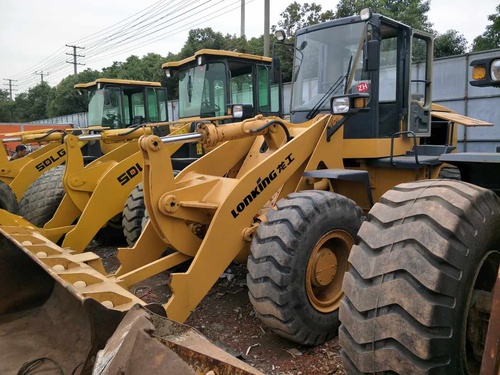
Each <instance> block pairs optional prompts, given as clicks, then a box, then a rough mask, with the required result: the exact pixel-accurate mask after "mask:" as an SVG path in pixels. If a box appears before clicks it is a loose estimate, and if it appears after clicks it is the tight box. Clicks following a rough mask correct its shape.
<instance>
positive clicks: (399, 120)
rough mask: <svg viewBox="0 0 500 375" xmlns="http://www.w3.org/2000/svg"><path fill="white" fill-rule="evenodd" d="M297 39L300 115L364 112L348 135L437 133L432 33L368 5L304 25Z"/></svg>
mask: <svg viewBox="0 0 500 375" xmlns="http://www.w3.org/2000/svg"><path fill="white" fill-rule="evenodd" d="M295 45H296V46H300V47H297V48H295V60H294V67H293V69H294V70H293V87H292V101H291V108H290V118H291V121H292V122H294V123H300V122H303V121H306V120H308V119H311V118H313V117H314V116H315V115H316V114H317V113H331V111H332V112H333V113H335V114H347V115H349V114H352V113H353V111H356V116H350V117H349V118H348V119H347V120H346V121H345V126H344V138H385V137H391V136H393V135H394V134H395V133H397V132H400V131H411V132H413V133H414V134H415V135H416V136H417V137H429V136H430V133H431V126H430V122H431V121H430V109H431V89H432V87H431V84H432V83H431V78H430V77H431V76H432V49H433V40H432V36H431V35H429V34H427V33H423V32H419V31H415V30H412V29H411V28H410V27H409V26H406V25H404V24H402V23H399V22H396V21H394V20H392V19H390V18H387V17H384V16H382V15H380V14H372V13H371V11H370V10H369V9H366V10H364V11H363V12H362V13H361V15H359V16H353V17H347V18H343V19H338V20H333V21H329V22H325V23H322V24H318V25H314V26H310V27H306V28H304V29H302V30H299V31H298V32H297V35H296V44H295ZM355 99H361V100H358V101H356V100H355ZM355 103H357V104H355ZM354 105H356V106H357V107H359V108H357V109H355V108H353V106H354Z"/></svg>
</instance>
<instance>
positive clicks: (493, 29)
mask: <svg viewBox="0 0 500 375" xmlns="http://www.w3.org/2000/svg"><path fill="white" fill-rule="evenodd" d="M488 20H489V21H491V25H487V26H486V31H485V32H484V33H483V34H482V35H479V36H478V37H476V38H475V39H474V41H473V42H472V50H473V51H485V50H488V49H494V48H499V47H500V5H498V6H497V7H496V14H491V15H489V16H488Z"/></svg>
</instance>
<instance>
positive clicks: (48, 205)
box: [19, 165, 66, 228]
mask: <svg viewBox="0 0 500 375" xmlns="http://www.w3.org/2000/svg"><path fill="white" fill-rule="evenodd" d="M65 169H66V166H64V165H59V166H57V167H55V168H52V169H50V170H48V171H47V172H45V173H44V174H42V175H41V176H40V177H38V178H37V179H36V180H35V181H34V182H33V183H32V184H31V185H30V186H29V187H28V189H27V190H26V192H25V193H24V195H23V197H22V198H21V201H20V202H19V215H21V216H22V217H24V218H25V219H26V220H28V221H29V222H30V223H31V224H33V225H36V226H37V227H39V228H42V227H43V226H44V225H45V224H46V223H47V222H48V221H49V220H50V219H52V216H54V214H55V212H56V210H57V208H58V207H59V204H60V203H61V201H62V199H63V197H64V194H65V192H64V185H63V181H62V178H63V175H64V171H65Z"/></svg>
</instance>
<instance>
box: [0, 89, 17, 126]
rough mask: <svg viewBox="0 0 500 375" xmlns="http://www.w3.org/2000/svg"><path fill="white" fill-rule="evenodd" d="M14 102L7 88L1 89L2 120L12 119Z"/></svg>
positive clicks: (8, 120) (0, 111) (0, 108)
mask: <svg viewBox="0 0 500 375" xmlns="http://www.w3.org/2000/svg"><path fill="white" fill-rule="evenodd" d="M13 105H14V102H13V101H11V100H10V95H9V92H8V91H7V90H2V89H0V122H10V121H12V110H13Z"/></svg>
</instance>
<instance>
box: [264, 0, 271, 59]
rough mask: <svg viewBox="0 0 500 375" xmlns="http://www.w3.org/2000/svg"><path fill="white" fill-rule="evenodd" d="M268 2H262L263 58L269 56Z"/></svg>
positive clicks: (266, 0)
mask: <svg viewBox="0 0 500 375" xmlns="http://www.w3.org/2000/svg"><path fill="white" fill-rule="evenodd" d="M269 29H270V26H269V0H264V56H269V32H270V30H269Z"/></svg>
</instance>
